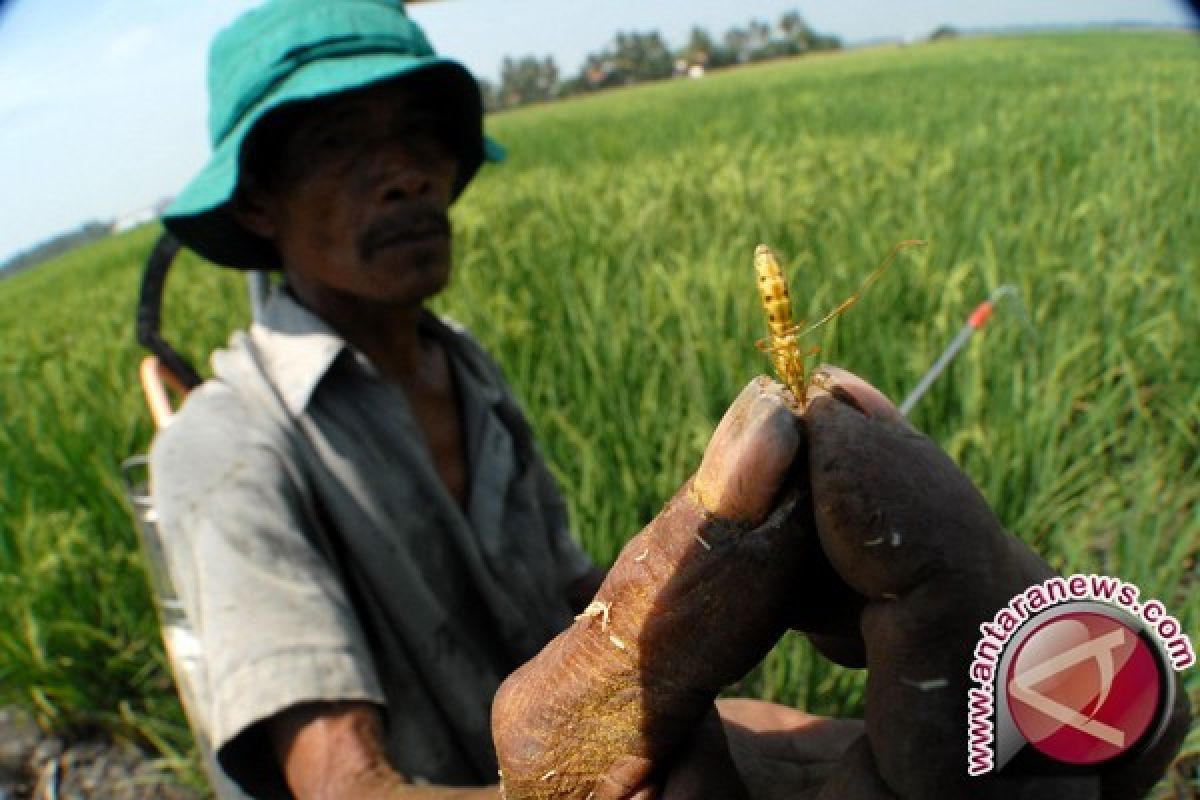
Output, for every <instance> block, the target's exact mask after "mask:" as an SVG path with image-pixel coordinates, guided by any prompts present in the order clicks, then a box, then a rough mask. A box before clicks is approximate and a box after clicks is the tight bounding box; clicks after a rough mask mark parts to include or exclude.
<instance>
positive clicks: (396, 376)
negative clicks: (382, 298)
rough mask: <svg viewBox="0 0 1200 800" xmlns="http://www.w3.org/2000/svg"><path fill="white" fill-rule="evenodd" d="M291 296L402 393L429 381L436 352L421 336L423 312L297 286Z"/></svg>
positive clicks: (416, 306) (416, 307)
mask: <svg viewBox="0 0 1200 800" xmlns="http://www.w3.org/2000/svg"><path fill="white" fill-rule="evenodd" d="M292 293H293V295H294V296H295V297H296V299H297V300H298V301H299V302H300V304H301V305H304V306H305V307H307V308H308V309H309V310H311V311H312V312H313V313H315V314H316V315H317V316H318V317H320V318H321V319H322V320H324V321H325V323H326V324H328V325H329V326H330V327H331V328H333V329H334V330H335V331H336V332H337V333H338V335H340V336H341V337H342V338H344V339H345V340H346V341H347V342H348V343H349V344H350V345H351V346H353V347H354V348H355V349H356V350H358V351H359V352H361V353H362V354H363V355H365V356H366V357H367V358H368V359H370V361H371V363H372V364H373V365H374V366H375V368H376V369H378V370H379V371H380V372H381V373H382V374H383V375H384V376H385V377H386V378H387V379H389V380H391V381H393V382H395V383H397V384H399V385H400V386H401V387H402V388H404V389H405V390H413V389H416V388H417V387H419V386H421V385H422V384H425V383H427V382H428V381H429V380H430V378H431V377H432V376H431V360H432V357H433V356H435V355H440V353H438V352H437V348H436V347H431V344H432V343H431V342H430V340H429V339H427V338H423V337H422V335H421V318H422V317H423V316H424V315H425V313H426V311H425V308H424V306H423V305H421V304H403V305H402V304H388V303H379V302H373V301H368V300H363V299H361V298H356V297H353V296H351V295H347V294H343V293H333V292H322V293H319V294H318V293H314V292H306V291H304V290H303V289H299V290H298V289H297V288H295V287H293V289H292ZM431 351H432V352H431Z"/></svg>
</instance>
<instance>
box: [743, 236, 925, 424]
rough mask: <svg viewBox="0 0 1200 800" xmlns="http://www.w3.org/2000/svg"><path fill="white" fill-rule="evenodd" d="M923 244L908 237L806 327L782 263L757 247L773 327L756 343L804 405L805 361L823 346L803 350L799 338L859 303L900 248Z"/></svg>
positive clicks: (759, 272)
mask: <svg viewBox="0 0 1200 800" xmlns="http://www.w3.org/2000/svg"><path fill="white" fill-rule="evenodd" d="M923 244H925V242H923V241H920V240H919V239H908V240H906V241H903V242H900V243H899V244H898V245H896V246H895V247H893V248H892V252H891V253H890V254H889V255H888V257H887V258H886V259H884V261H883V263H882V264H880V265H879V266H878V267H876V268H875V271H874V272H872V273H871V274H870V275H869V276H867V279H866V280H865V281H863V284H862V286H860V287H858V291H856V292H855V293H854V294H852V295H850V296H849V297H848V298H846V299H845V300H843V301H842V303H841V305H839V306H838V307H837V308H835V309H834V310H833V311H830V312H829V313H828V314H826V315H825V316H823V317H821V319H819V320H817V321H816V322H815V323H813V324H812V325H809V326H808V327H807V328H806V327H804V320H801V321H800V323H799V324H796V323H795V321H794V319H793V317H792V297H791V294H790V292H788V285H787V278H786V277H784V274H783V267H781V266H780V265H779V261H778V259H776V258H775V254H774V253H772V252H771V248H769V247H767V246H766V245H765V244H760V245H759V246H758V247H756V248H755V249H754V271H755V273H757V275H758V294H759V298H760V299H761V300H762V307H763V311H764V312H765V313H766V315H767V329H768V330H769V331H770V336H768V337H766V338H765V339H760V340H758V342H756V343H755V345H756V346H757V347H758V349H759V350H762V351H763V352H764V353H766V354H768V355H769V356H770V357H771V363H772V365H774V367H775V374H777V375H778V376H779V380H781V381H782V382H783V383H784V385H785V386H787V387H788V388H789V389H791V391H792V394H793V395H795V397H796V400H797V401H798V402H799V403H800V405H804V403H805V402H806V400H807V399H808V375H807V369H806V367H805V364H804V361H805V359H806V358H808V357H809V356H814V355H816V354H817V353H819V352H820V351H821V348H819V347H816V346H813V347H810V348H809V349H808V351H807V352H802V351H801V349H800V340H801V339H802V338H804V337H805V336H807V335H808V334H810V333H812V332H813V331H815V330H816V329H817V328H819V327H821V326H822V325H824V324H825V323H826V322H828V321H829V320H831V319H833V318H834V317H836V316H838V315H839V314H841V313H842V312H844V311H845V310H846V309H848V308H850V306H852V305H854V304H855V303H857V302H858V298H859V297H860V296H861V295H862V293H863V292H865V291H866V290H867V289H869V288H870V287H871V285H872V284H874V283H875V282H876V281H877V280H879V278H880V277H881V276H882V275H883V273H884V272H886V271H887V269H888V267H890V266H891V265H892V262H893V261H895V260H896V256H897V255H899V253H900V251H901V250H904V249H905V248H908V247H919V246H921V245H923Z"/></svg>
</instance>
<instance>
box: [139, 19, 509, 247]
mask: <svg viewBox="0 0 1200 800" xmlns="http://www.w3.org/2000/svg"><path fill="white" fill-rule="evenodd" d="M407 75H420V76H422V77H424V78H426V79H428V80H429V81H431V83H432V85H433V86H434V87H435V91H437V92H438V95H439V96H438V104H439V105H440V106H441V107H442V108H444V109H446V111H447V113H448V114H449V115H452V116H453V117H454V119H453V125H454V127H455V130H457V131H459V132H460V133H465V135H464V136H463V138H462V141H463V142H465V143H466V144H465V145H464V146H463V147H462V152H460V169H459V174H458V184H457V186H456V187H455V196H456V197H457V195H458V194H459V193H460V192H461V191H462V190H463V189H464V188H465V187H466V185H467V183H469V182H470V180H471V178H472V177H474V175H475V173H476V172H477V171H478V170H479V167H480V166H481V165H482V163H483V161H484V159H487V160H489V161H500V160H502V159H503V158H504V150H503V149H502V148H501V147H500V146H499V145H497V144H496V143H495V142H493V141H492V140H491V139H489V138H487V137H486V136H484V134H483V104H482V100H481V98H480V93H479V85H478V84H477V83H476V82H475V79H474V77H472V76H471V73H470V72H469V71H467V69H466V68H465V67H464V66H462V65H461V64H459V63H458V62H456V61H452V60H450V59H445V58H441V57H439V56H438V55H437V54H435V53H434V50H433V47H432V46H430V44H429V41H428V39H426V38H425V34H424V32H422V30H421V29H420V28H419V27H418V26H417V24H416V23H415V22H413V21H412V20H411V19H409V18H408V15H407V14H405V12H404V5H403V3H402V2H400V0H270V2H268V3H266V4H265V5H263V6H261V7H260V8H258V9H255V10H253V11H250V12H248V13H247V14H244V15H243V16H241V17H239V18H238V19H237V20H235V21H234V23H233V24H232V25H230V26H229V27H228V28H226V29H225V30H223V31H221V32H220V33H219V34H217V37H216V38H215V39H214V40H213V44H212V50H211V52H210V53H209V66H208V92H209V102H210V108H209V117H208V127H209V136H210V139H211V141H212V148H213V152H212V156H211V157H210V158H209V161H208V163H207V164H206V165H205V166H204V168H203V169H202V170H201V171H200V173H199V174H198V175H197V176H196V177H195V178H193V179H192V181H191V183H189V184H188V185H187V186H186V187H184V189H183V191H182V192H180V193H179V195H178V196H177V197H176V198H175V200H174V202H172V203H171V205H170V207H169V208H168V209H167V211H166V213H165V214H163V224H164V225H165V226H166V228H167V230H169V231H170V232H171V233H173V234H174V235H175V236H176V237H177V238H178V239H179V240H180V241H181V242H183V243H184V244H185V245H187V246H188V247H189V248H191V249H193V250H195V251H196V252H197V253H199V254H200V255H202V256H203V257H205V258H207V259H208V260H210V261H213V262H215V263H217V264H222V265H225V266H229V267H237V268H241V269H278V268H279V266H280V264H279V256H278V254H277V253H276V252H275V249H274V247H272V246H271V244H270V243H269V242H267V241H266V240H265V239H263V238H261V237H259V236H256V235H254V234H252V233H250V232H249V231H248V230H246V229H245V228H243V227H242V226H241V225H240V224H239V223H238V222H237V220H236V218H235V217H234V215H233V213H232V211H231V203H230V201H231V200H232V199H233V196H234V193H235V192H236V190H237V186H238V176H239V171H240V169H241V166H242V157H243V146H244V144H245V142H246V139H247V137H248V136H249V135H250V133H251V131H252V130H253V129H254V127H255V125H257V124H258V123H259V122H260V121H261V120H262V119H263V118H264V117H266V116H267V115H268V114H270V113H271V112H273V111H276V110H277V109H279V108H280V107H282V106H285V105H289V104H293V103H300V102H304V101H307V100H316V99H318V98H322V97H328V96H330V95H335V94H338V93H340V92H345V91H350V90H354V89H361V88H365V87H367V86H369V85H371V84H375V83H379V82H382V81H388V80H394V79H397V78H401V77H403V76H407Z"/></svg>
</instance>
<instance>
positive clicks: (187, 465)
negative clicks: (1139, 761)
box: [151, 291, 591, 796]
mask: <svg viewBox="0 0 1200 800" xmlns="http://www.w3.org/2000/svg"><path fill="white" fill-rule="evenodd" d="M423 325H424V327H425V330H426V331H427V332H428V333H429V335H432V336H435V337H437V338H438V339H439V340H440V341H441V342H442V343H443V344H444V345H445V346H446V348H447V350H448V353H449V355H450V362H451V365H452V369H453V374H454V377H455V380H456V383H457V387H458V391H459V397H460V398H461V402H462V406H463V408H462V419H463V422H464V426H465V427H464V430H465V436H466V444H467V458H468V469H469V481H470V488H469V499H468V503H467V508H466V510H465V511H464V510H463V508H462V507H461V506H460V505H459V504H458V503H456V502H455V500H454V499H453V498H452V497H451V495H450V493H449V492H448V490H447V489H446V487H445V485H444V484H443V483H442V481H441V480H440V478H439V477H438V474H437V472H436V469H435V467H434V464H433V461H432V458H431V456H430V453H429V450H428V447H427V446H426V444H425V440H424V437H423V434H422V432H421V430H420V429H419V427H418V425H417V423H416V421H415V420H414V418H413V416H412V414H411V412H410V410H409V407H408V405H407V402H406V399H405V396H404V394H403V392H402V391H401V390H400V389H399V388H397V387H396V386H394V385H392V384H390V383H388V382H386V381H384V380H381V379H380V377H379V376H378V373H377V372H376V371H375V370H374V369H373V368H372V367H371V365H370V363H369V362H368V361H367V360H366V359H365V357H363V356H362V355H361V354H359V353H357V352H356V351H355V350H354V349H353V348H351V347H350V346H349V345H348V344H347V343H346V342H345V341H344V340H343V339H341V338H340V337H339V336H338V335H337V334H336V333H334V332H333V331H332V330H331V329H330V328H329V327H328V326H327V325H325V324H324V323H323V322H322V321H321V320H320V319H318V318H317V317H316V316H315V315H313V314H312V313H311V312H309V311H308V310H306V309H305V308H303V307H302V306H300V305H299V304H298V303H296V302H295V301H294V300H293V299H292V298H291V297H290V295H288V294H287V293H286V292H282V291H280V292H276V293H275V294H274V296H273V297H272V299H271V301H270V302H269V304H268V306H267V308H266V311H265V313H264V315H263V320H262V321H261V322H260V323H255V325H253V326H252V328H251V331H250V334H249V336H247V335H245V334H235V335H234V337H233V338H232V340H231V342H230V345H229V347H228V349H226V350H222V351H219V352H217V353H216V354H215V355H214V357H213V366H214V372H215V378H214V379H213V380H210V381H208V382H206V383H205V384H204V385H203V386H201V387H200V388H199V389H197V390H196V391H195V392H193V393H192V394H191V396H189V397H188V399H187V401H186V402H185V404H184V407H183V408H182V410H181V411H180V413H179V415H178V416H177V417H176V419H175V421H174V422H173V423H172V424H171V425H170V426H169V427H168V428H167V429H166V430H164V431H163V432H162V433H161V434H160V435H159V437H158V438H157V439H156V441H155V443H154V447H153V450H152V453H151V469H152V481H153V496H154V503H155V507H156V509H157V511H158V514H159V525H160V529H161V530H162V532H163V536H164V538H165V540H166V542H167V550H168V553H167V558H168V563H169V564H170V570H171V573H172V577H173V579H174V581H175V583H176V586H177V589H178V591H179V593H180V597H181V599H182V601H183V604H184V607H185V609H186V611H187V614H188V618H189V620H190V622H191V623H192V625H193V626H194V627H195V629H196V632H197V635H198V636H199V639H200V641H201V643H202V646H203V648H204V652H205V658H206V662H207V664H206V665H207V673H208V681H207V682H208V686H207V690H208V691H207V693H208V695H209V697H210V698H211V703H210V704H209V707H208V708H205V709H201V712H202V717H203V718H204V720H205V722H206V724H207V725H208V727H209V728H210V731H209V733H210V736H211V739H212V741H213V742H214V746H215V747H216V749H217V753H218V760H219V761H220V763H221V765H222V767H223V768H224V769H225V770H226V771H227V772H228V773H229V774H230V776H231V777H233V778H234V779H235V780H237V781H238V782H239V783H241V784H242V785H243V786H245V787H247V788H249V789H250V790H251V791H252V793H254V794H257V795H261V796H277V795H286V790H285V789H284V787H283V782H282V775H281V773H280V771H279V768H278V766H277V765H276V764H275V760H274V758H273V756H272V751H271V748H270V746H269V744H268V742H267V741H266V739H265V738H264V734H263V730H262V726H260V725H257V724H256V723H259V722H261V721H262V720H264V719H266V718H268V717H270V716H272V715H273V714H276V713H278V712H280V711H282V710H284V709H287V708H289V707H291V706H294V705H296V704H299V703H305V702H311V701H320V700H365V701H370V702H373V703H377V704H379V705H381V706H382V707H383V708H384V711H385V718H386V726H387V745H388V751H389V754H390V756H391V758H392V760H393V762H394V764H395V765H396V767H397V768H398V769H400V771H402V772H404V773H405V774H407V775H409V776H412V777H414V778H420V779H425V780H428V781H431V782H434V783H447V784H458V785H463V784H483V783H490V782H493V781H495V779H496V765H495V756H494V753H493V751H492V746H491V735H490V723H489V715H490V707H491V700H492V695H493V694H494V693H495V690H496V688H497V687H498V686H499V683H500V681H501V680H503V679H504V677H505V676H506V675H507V674H508V673H509V672H510V671H511V670H512V669H514V668H515V667H516V666H518V665H519V664H521V663H522V662H524V661H525V660H527V659H528V658H530V657H531V656H532V655H534V653H536V652H537V651H538V650H539V649H540V648H541V647H542V646H543V645H544V644H545V643H546V642H547V641H549V639H550V638H552V637H553V636H554V635H555V634H556V633H557V632H558V631H560V630H561V629H562V628H563V627H565V626H566V625H567V624H568V623H569V622H570V620H571V610H570V608H569V607H568V604H567V600H566V587H567V586H568V585H569V584H570V583H571V582H573V581H574V580H576V579H578V578H579V577H581V576H582V575H583V574H584V573H586V572H587V571H588V569H589V568H590V567H591V562H590V561H589V559H588V558H587V556H586V555H585V554H584V553H583V551H582V550H581V549H580V547H579V546H578V544H576V542H575V541H574V540H573V539H572V538H571V536H570V535H569V533H568V530H567V521H566V511H565V506H564V504H563V501H562V499H561V497H560V495H559V493H558V491H557V489H556V488H555V486H554V481H553V479H552V477H551V475H550V473H549V471H548V470H547V468H546V465H545V463H544V461H543V459H542V457H541V455H540V454H539V452H538V450H537V448H536V446H535V445H534V443H533V441H532V438H531V436H530V433H529V428H528V426H527V424H526V422H525V420H524V418H523V416H522V415H521V412H520V410H519V408H518V406H517V404H516V402H515V401H514V400H513V398H512V395H511V394H510V392H509V391H508V389H507V388H506V386H505V384H504V381H503V378H502V377H501V375H500V372H499V370H498V368H497V367H496V366H495V364H494V363H493V362H492V361H491V359H489V358H488V357H487V356H486V354H485V353H484V352H483V350H482V349H481V348H480V347H479V346H478V344H477V343H476V342H475V341H474V340H473V339H472V338H471V337H470V336H469V335H467V334H466V333H465V332H464V331H462V330H461V329H457V328H453V327H451V326H449V325H447V324H446V323H444V322H442V321H440V320H438V319H437V318H436V317H434V316H433V315H432V314H430V315H427V317H426V318H425V320H424V322H423ZM251 343H252V344H251Z"/></svg>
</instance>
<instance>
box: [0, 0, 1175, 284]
mask: <svg viewBox="0 0 1200 800" xmlns="http://www.w3.org/2000/svg"><path fill="white" fill-rule="evenodd" d="M257 4H258V3H257V0H202V1H201V0H190V2H180V0H8V2H4V0H0V176H2V180H0V201H2V202H3V209H4V215H3V224H2V225H0V261H3V260H5V259H7V258H8V257H9V256H11V255H13V254H15V253H16V252H18V251H20V250H22V249H24V248H26V247H29V246H30V245H33V244H35V243H37V242H39V241H41V240H43V239H45V238H47V237H49V236H51V235H53V234H55V233H58V232H61V231H64V230H67V229H70V228H73V227H75V226H77V225H78V224H80V223H81V222H83V221H85V220H88V219H111V218H114V217H118V216H121V215H124V214H128V213H131V212H134V211H137V210H139V209H141V208H145V207H146V206H149V205H150V204H152V203H154V202H155V201H157V200H158V199H159V198H162V197H164V196H168V195H170V194H173V193H174V192H175V191H176V190H177V189H178V188H179V187H180V186H182V184H183V183H185V182H186V181H187V179H188V178H189V177H190V176H191V175H192V174H193V173H194V172H195V171H196V170H197V169H198V167H199V166H200V164H202V163H203V161H204V159H205V156H206V152H207V148H208V145H207V141H206V138H205V122H204V118H205V113H206V108H207V100H206V98H205V91H204V69H205V66H204V65H205V59H206V53H207V45H208V42H209V40H210V39H211V38H212V35H213V34H214V33H215V32H216V31H217V30H219V29H220V28H221V27H223V26H224V25H225V24H227V23H228V22H230V21H231V20H232V19H234V18H235V17H236V16H237V15H238V14H240V13H241V12H242V11H244V10H246V9H248V8H251V7H253V6H255V5H257ZM793 9H794V10H799V11H800V12H801V13H802V14H804V16H805V18H806V19H807V20H808V22H809V24H810V25H811V26H812V27H814V28H816V29H817V30H819V31H823V32H830V33H835V34H838V35H839V36H841V37H842V38H843V39H844V40H846V41H848V42H855V41H861V40H866V39H873V38H880V37H904V38H913V37H917V36H921V35H924V34H926V33H928V32H929V31H930V30H932V29H933V28H935V27H937V26H938V25H940V24H942V23H949V24H953V25H957V26H959V27H964V28H970V27H981V26H1004V25H1025V24H1055V23H1086V22H1099V21H1112V20H1133V21H1147V22H1157V23H1163V24H1169V25H1181V24H1187V23H1188V22H1189V21H1190V18H1189V16H1188V14H1187V12H1186V11H1185V7H1184V5H1183V4H1182V3H1181V2H1178V0H970V2H962V0H907V1H906V2H903V3H900V2H891V3H884V2H880V0H841V2H837V3H831V2H823V3H816V2H811V0H740V2H734V0H691V2H688V3H679V2H668V0H503V2H500V1H499V0H490V1H488V0H444V2H440V3H432V4H421V5H417V6H414V7H412V8H411V9H410V13H411V15H412V16H413V17H414V18H415V19H417V20H418V21H419V22H420V23H421V24H422V25H423V26H424V27H425V29H426V31H427V32H428V33H429V36H430V38H431V40H432V41H433V43H434V45H435V46H436V47H437V48H438V50H439V51H441V52H443V53H447V54H449V55H452V56H454V57H456V58H458V59H460V60H462V61H464V62H465V63H466V64H467V65H468V66H470V67H471V68H472V69H473V70H474V71H475V72H476V73H477V74H480V75H482V76H485V77H495V75H496V74H497V73H498V68H499V63H500V61H501V59H502V58H503V57H504V56H505V55H515V56H519V55H526V54H535V55H538V56H543V55H553V56H554V57H555V59H556V60H557V62H558V64H559V66H560V68H562V69H563V71H564V72H565V73H568V74H569V73H573V72H574V71H575V70H576V68H577V67H578V66H579V64H580V63H581V62H582V60H583V58H584V56H585V55H586V54H587V53H588V52H590V51H593V50H597V49H599V48H601V47H602V46H604V45H605V44H607V43H608V42H609V41H610V40H611V38H612V36H613V34H614V33H616V31H618V30H658V31H660V32H661V33H662V34H663V35H664V36H665V37H666V38H667V40H668V41H669V42H670V43H671V44H672V45H678V44H681V43H682V42H683V39H684V38H685V37H686V35H687V32H688V30H689V29H690V28H691V26H692V25H702V26H704V27H706V28H708V29H709V30H710V31H711V32H712V33H714V34H716V35H720V34H722V33H724V31H725V30H727V29H728V28H729V27H731V26H733V25H741V24H744V23H746V22H747V21H748V20H750V19H752V18H760V19H765V20H767V21H769V22H774V21H775V20H777V19H778V18H779V16H780V15H781V14H783V13H784V12H785V11H789V10H793Z"/></svg>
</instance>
